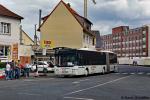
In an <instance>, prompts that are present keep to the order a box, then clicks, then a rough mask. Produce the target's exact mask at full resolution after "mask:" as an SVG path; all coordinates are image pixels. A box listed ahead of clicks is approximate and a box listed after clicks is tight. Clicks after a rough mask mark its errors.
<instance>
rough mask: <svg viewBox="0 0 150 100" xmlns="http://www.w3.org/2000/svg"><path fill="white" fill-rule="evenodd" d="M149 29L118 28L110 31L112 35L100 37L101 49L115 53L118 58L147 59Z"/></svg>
mask: <svg viewBox="0 0 150 100" xmlns="http://www.w3.org/2000/svg"><path fill="white" fill-rule="evenodd" d="M149 37H150V27H149V25H145V26H142V27H138V28H134V29H129V26H120V27H115V28H113V29H112V34H109V35H104V36H101V38H102V40H103V49H105V50H111V51H114V52H116V53H117V55H118V57H131V58H132V57H148V56H150V46H149V43H150V38H149Z"/></svg>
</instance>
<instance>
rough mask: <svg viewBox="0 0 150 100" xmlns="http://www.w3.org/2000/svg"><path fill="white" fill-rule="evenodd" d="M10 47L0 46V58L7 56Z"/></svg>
mask: <svg viewBox="0 0 150 100" xmlns="http://www.w3.org/2000/svg"><path fill="white" fill-rule="evenodd" d="M9 48H10V46H4V45H0V56H8V54H9V52H10V50H9Z"/></svg>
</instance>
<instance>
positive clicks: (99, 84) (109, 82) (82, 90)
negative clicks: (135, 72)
mask: <svg viewBox="0 0 150 100" xmlns="http://www.w3.org/2000/svg"><path fill="white" fill-rule="evenodd" d="M130 76H131V75H128V76H125V77H121V78H118V79H115V80H112V81H108V82H105V83H102V84H98V85H95V86H92V87H89V88H85V89H81V90H77V91H73V92H70V93H67V94H64V95H70V94H74V93H78V92H82V91H86V90H90V89H93V88H96V87H100V86H103V85H106V84H109V83H113V82H116V81H119V80H122V79H125V78H128V77H130Z"/></svg>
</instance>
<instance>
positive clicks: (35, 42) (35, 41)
mask: <svg viewBox="0 0 150 100" xmlns="http://www.w3.org/2000/svg"><path fill="white" fill-rule="evenodd" d="M34 45H37V34H36V24H35V34H34Z"/></svg>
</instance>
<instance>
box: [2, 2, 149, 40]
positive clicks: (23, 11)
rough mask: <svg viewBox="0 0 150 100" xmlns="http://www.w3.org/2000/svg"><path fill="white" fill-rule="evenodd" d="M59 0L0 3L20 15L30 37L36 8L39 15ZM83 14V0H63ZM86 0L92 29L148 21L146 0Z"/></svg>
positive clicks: (102, 31) (103, 32)
mask: <svg viewBox="0 0 150 100" xmlns="http://www.w3.org/2000/svg"><path fill="white" fill-rule="evenodd" d="M59 1H60V0H0V3H1V4H3V5H4V6H6V7H7V8H9V9H10V10H12V11H13V12H16V13H17V14H19V15H21V16H22V17H24V18H25V19H24V20H23V21H22V25H23V28H24V30H25V31H26V32H27V33H29V34H30V36H31V37H32V38H33V34H34V24H38V10H39V9H42V16H45V15H47V14H49V13H50V12H51V11H52V10H53V9H54V7H55V6H56V5H57V3H58V2H59ZM64 1H65V2H66V3H68V2H69V3H70V4H71V7H72V8H73V9H75V10H76V11H77V12H78V13H79V14H80V15H82V16H83V5H84V4H83V2H84V0H64ZM96 2H97V4H96V5H94V4H93V3H92V0H88V18H89V19H90V20H91V21H92V22H93V29H96V30H97V29H98V30H100V32H101V33H102V34H110V33H111V29H112V28H113V27H116V26H119V25H129V26H131V27H139V26H142V25H145V24H149V23H150V10H149V9H150V6H149V5H150V0H96Z"/></svg>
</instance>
